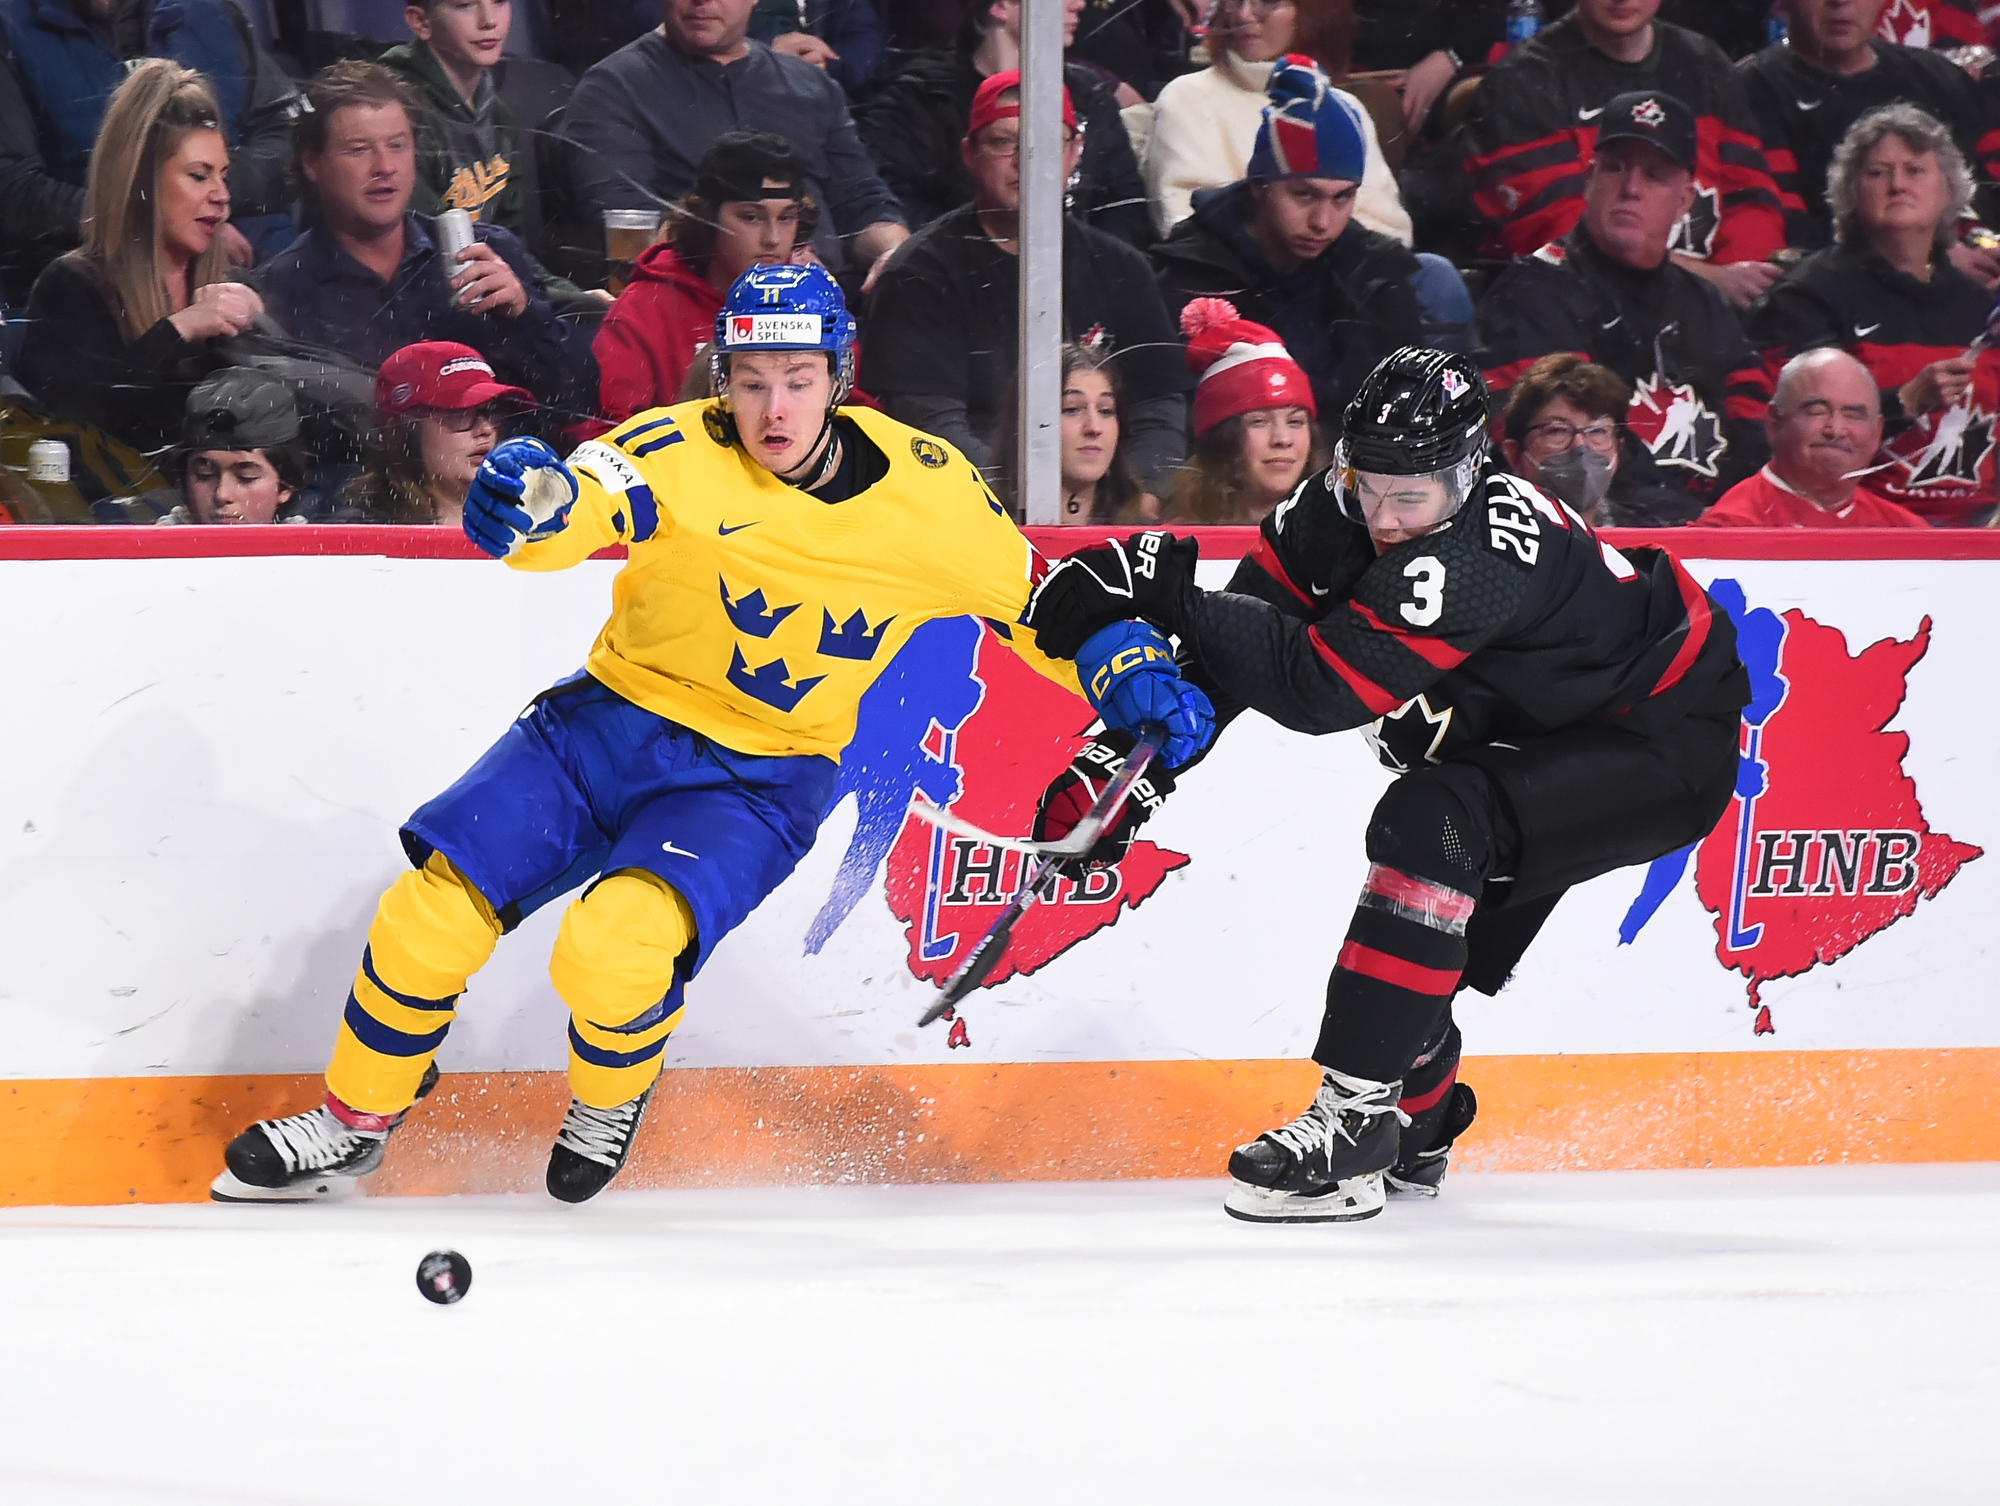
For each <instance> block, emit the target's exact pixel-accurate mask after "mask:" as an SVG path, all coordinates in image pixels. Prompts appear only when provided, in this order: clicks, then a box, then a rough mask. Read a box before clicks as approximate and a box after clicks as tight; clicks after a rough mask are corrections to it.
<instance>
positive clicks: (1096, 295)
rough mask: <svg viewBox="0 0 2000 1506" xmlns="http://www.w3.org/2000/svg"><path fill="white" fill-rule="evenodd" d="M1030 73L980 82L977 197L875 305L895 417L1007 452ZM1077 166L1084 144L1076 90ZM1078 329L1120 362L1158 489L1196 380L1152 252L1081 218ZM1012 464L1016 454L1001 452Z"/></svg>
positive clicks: (1074, 235) (1074, 231) (1073, 273)
mask: <svg viewBox="0 0 2000 1506" xmlns="http://www.w3.org/2000/svg"><path fill="white" fill-rule="evenodd" d="M1020 82H1021V81H1020V75H1019V74H1018V73H1014V72H1006V73H996V74H994V75H993V76H992V77H991V78H989V79H987V80H986V82H985V83H983V84H981V85H980V86H979V92H978V94H977V95H976V96H975V97H974V99H973V102H972V117H971V129H970V130H968V131H967V132H966V136H965V140H964V142H963V143H962V144H961V146H960V153H961V155H962V157H963V159H964V162H965V165H966V169H967V171H969V172H970V173H971V175H972V180H973V185H974V194H973V201H972V202H971V203H970V204H968V205H966V206H965V207H964V208H962V209H954V210H952V211H951V213H949V214H947V215H945V216H943V217H942V218H941V219H938V220H935V221H933V222H932V223H931V224H929V225H926V226H925V227H924V228H923V229H922V230H921V231H919V232H918V233H917V234H916V235H914V236H912V237H911V238H910V240H909V243H908V244H907V245H905V246H904V247H903V248H902V249H901V250H900V251H898V252H897V253H896V255H895V256H894V258H892V259H891V261H890V262H889V264H888V266H887V267H886V268H884V270H883V273H882V277H881V280H880V281H879V282H878V283H877V284H876V287H875V291H874V295H873V298H872V299H871V301H870V303H869V305H868V324H867V329H868V348H867V353H866V359H865V361H864V363H863V367H862V380H863V381H864V382H865V383H866V384H867V387H868V390H869V391H870V392H871V393H873V394H874V395H875V396H876V397H877V398H878V399H880V401H881V403H882V406H883V407H884V408H885V409H887V410H888V412H889V414H890V416H891V417H893V418H898V419H901V420H902V421H903V422H904V423H907V424H911V425H914V426H915V427H917V428H919V429H925V430H928V431H929V432H930V433H932V434H935V435H937V436H938V437H939V438H940V439H946V440H949V441H950V442H951V443H952V444H953V445H955V446H957V447H958V449H959V450H960V451H962V452H963V453H964V454H965V455H966V456H967V457H968V458H970V459H971V460H972V462H973V464H974V465H977V466H980V467H982V468H984V467H987V466H989V465H991V464H993V462H994V460H995V458H996V457H995V456H994V455H993V450H992V446H993V436H994V433H995V431H996V428H997V426H998V423H999V419H1000V415H1001V409H1002V407H1003V405H1004V403H1005V400H1006V396H1007V393H1008V390H1009V388H1010V387H1011V386H1012V384H1013V380H1014V351H1015V348H1016V341H1017V334H1016V332H1017V330H1018V328H1019V311H1018V306H1017V299H1018V298H1019V287H1020V247H1019V244H1018V236H1019V233H1020V207H1021V161H1020V151H1019V147H1020V134H1021V121H1020V114H1021V105H1020ZM1063 123H1064V125H1065V126H1066V127H1068V130H1069V144H1068V147H1067V152H1066V156H1065V158H1064V172H1065V173H1068V172H1069V171H1070V170H1072V169H1074V168H1075V166H1076V163H1077V157H1078V154H1079V153H1080V152H1081V150H1082V143H1081V142H1080V141H1079V140H1078V138H1077V134H1076V115H1075V112H1074V110H1073V109H1072V108H1071V105H1070V100H1069V95H1068V92H1067V91H1065V92H1064V95H1063ZM1062 300H1063V313H1062V332H1063V339H1064V340H1065V341H1069V342H1073V343H1075V344H1078V345H1081V346H1083V347H1084V348H1085V349H1086V350H1089V351H1091V352H1092V353H1093V354H1095V355H1097V356H1099V357H1100V358H1103V359H1109V360H1111V361H1115V362H1116V363H1117V366H1118V368H1119V376H1120V379H1121V381H1122V383H1123V386H1124V391H1125V396H1126V399H1127V406H1126V429H1125V439H1126V443H1127V445H1128V454H1129V455H1130V457H1131V461H1132V470H1133V473H1134V475H1135V476H1136V477H1137V479H1138V481H1139V484H1140V485H1141V486H1143V487H1145V488H1146V489H1147V490H1149V491H1153V490H1157V486H1158V483H1159V481H1160V480H1161V479H1162V478H1163V477H1166V476H1168V475H1170V474H1171V473H1172V471H1173V469H1174V467H1176V466H1177V465H1179V464H1180V460H1181V455H1182V454H1183V452H1184V448H1185V438H1184V435H1185V426H1186V422H1187V407H1186V402H1185V400H1184V398H1183V396H1182V394H1183V393H1185V392H1186V391H1187V390H1188V388H1189V387H1191V386H1192V385H1193V381H1192V379H1191V378H1190V377H1189V375H1188V371H1187V367H1186V365H1185V364H1184V363H1183V362H1182V360H1181V341H1180V337H1179V335H1178V333H1177V332H1176V331H1175V329H1174V325H1173V320H1172V319H1171V318H1170V317H1169V316H1168V314H1167V309H1166V305H1165V304H1163V303H1162V302H1161V300H1160V290H1159V288H1158V287H1157V286H1156V285H1155V283H1154V281H1153V275H1152V268H1151V267H1150V266H1149V265H1148V263H1147V261H1146V258H1145V257H1144V256H1142V255H1141V254H1140V253H1139V252H1137V251H1135V250H1133V249H1132V248H1131V247H1130V246H1128V245H1126V244H1125V243H1124V242H1123V241H1120V240H1114V239H1113V238H1112V237H1110V236H1108V235H1105V234H1104V233H1103V232H1101V231H1097V230H1093V229H1091V228H1090V227H1089V226H1088V225H1086V224H1084V223H1083V222H1082V221H1080V220H1078V219H1076V218H1075V217H1074V216H1071V217H1069V218H1068V219H1067V220H1066V222H1065V224H1064V226H1063V282H1062ZM999 458H1000V459H1001V460H1002V461H1003V462H1004V461H1005V459H1006V457H999Z"/></svg>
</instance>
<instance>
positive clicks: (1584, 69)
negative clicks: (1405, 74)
mask: <svg viewBox="0 0 2000 1506" xmlns="http://www.w3.org/2000/svg"><path fill="white" fill-rule="evenodd" d="M1653 34H1654V41H1653V50H1652V52H1651V53H1650V54H1648V56H1647V57H1646V58H1645V60H1644V61H1642V62H1638V63H1620V62H1618V61H1616V60H1615V59H1612V58H1609V57H1606V56H1605V55H1604V54H1603V53H1601V52H1599V51H1598V50H1597V49H1596V48H1595V47H1592V46H1591V45H1590V44H1589V43H1588V42H1587V41H1585V40H1584V36H1583V31H1582V29H1581V28H1580V27H1579V26H1578V25H1577V23H1576V20H1575V18H1574V17H1571V18H1568V19H1565V20H1562V21H1559V22H1557V23H1556V24H1555V25H1553V26H1551V27H1549V28H1548V29H1546V30H1545V31H1543V32H1541V33H1540V34H1539V35H1538V36H1536V37H1534V38H1533V39H1532V40H1530V41H1528V42H1524V43H1523V44H1522V45H1521V46H1519V47H1516V48H1515V49H1514V50H1513V51H1512V52H1510V53H1508V54H1507V56H1506V57H1505V58H1504V59H1503V60H1502V61H1501V62H1500V64H1499V65H1498V66H1497V67H1495V68H1494V69H1493V71H1492V72H1490V73H1488V74H1487V75H1486V77H1485V78H1484V79H1483V80H1481V82H1480V85H1479V93H1478V95H1477V96H1476V98H1475V100H1474V104H1473V112H1472V117H1471V119H1470V120H1468V121H1467V123H1466V127H1465V132H1466V148H1467V150H1466V162H1465V168H1466V172H1467V174H1468V175H1469V176H1470V177H1471V179H1472V192H1473V202H1474V203H1475V204H1476V205H1478V207H1479V212H1480V213H1481V214H1483V215H1484V216H1485V217H1486V218H1487V219H1488V220H1489V221H1491V222H1492V224H1493V225H1494V227H1495V229H1496V232H1497V235H1498V238H1499V241H1500V243H1501V246H1502V247H1503V248H1504V251H1505V252H1506V253H1507V254H1509V255H1514V256H1525V255H1526V254H1527V253H1528V252H1530V251H1532V250H1534V249H1535V248H1536V247H1537V246H1540V245H1543V244H1545V243H1546V242H1549V241H1553V240H1556V239H1558V238H1560V237H1561V236H1563V235H1566V234H1567V233H1568V232H1569V229H1570V227H1571V226H1572V225H1574V224H1575V223H1576V222H1577V219H1578V217H1579V216H1580V215H1581V214H1582V213H1583V178H1584V172H1585V170H1586V169H1587V168H1588V167H1589V166H1590V159H1591V157H1592V155H1593V154H1594V153H1595V151H1596V148H1597V125H1596V120H1597V117H1598V116H1599V115H1601V114H1603V112H1604V106H1605V104H1606V103H1607V102H1608V101H1610V100H1611V99H1613V98H1615V97H1616V96H1617V95H1620V94H1624V93H1626V92H1628V91H1630V90H1634V89H1658V90H1660V91H1661V92H1662V93H1664V94H1671V95H1673V96H1674V98H1676V99H1678V100H1680V101H1681V102H1682V103H1683V104H1685V105H1686V106H1687V107H1688V108H1689V109H1691V110H1693V111H1694V112H1695V115H1696V117H1697V119H1696V150H1695V194H1696V196H1695V202H1694V207H1693V208H1692V209H1690V210H1689V211H1688V212H1687V215H1686V216H1685V217H1684V218H1683V219H1682V220H1681V223H1680V225H1679V226H1678V227H1676V229H1675V231H1674V238H1673V243H1672V244H1673V249H1674V250H1676V251H1685V252H1687V253H1688V254H1689V255H1692V256H1699V257H1706V258H1712V259H1713V260H1715V261H1718V262H1733V261H1762V260H1763V259H1764V258H1765V257H1767V256H1769V255H1770V254H1771V253H1772V252H1773V251H1775V250H1777V249H1778V248H1779V247H1780V246H1782V245H1784V244H1785V224H1784V216H1783V213H1782V211H1781V210H1780V208H1779V204H1778V190H1777V187H1776V185H1775V184H1773V183H1772V181H1771V174H1770V170H1769V168H1768V167H1767V166H1766V165H1765V162H1764V148H1763V145H1762V143H1760V142H1759V141H1758V139H1757V126H1756V122H1755V120H1754V119H1753V118H1752V117H1751V114H1750V105H1749V102H1748V100H1746V99H1745V97H1744V94H1743V83H1742V80H1741V79H1739V78H1737V76H1736V74H1735V71H1734V70H1733V69H1732V67H1731V66H1730V62H1729V58H1728V57H1727V56H1726V55H1725V54H1724V53H1723V51H1722V49H1721V48H1719V47H1717V46H1716V45H1715V43H1713V42H1711V41H1709V40H1708V38H1706V37H1701V36H1697V35H1695V34H1694V33H1693V32H1691V31H1683V30H1682V29H1681V28H1680V27H1678V26H1670V25H1668V24H1667V23H1666V22H1664V21H1656V22H1654V23H1653Z"/></svg>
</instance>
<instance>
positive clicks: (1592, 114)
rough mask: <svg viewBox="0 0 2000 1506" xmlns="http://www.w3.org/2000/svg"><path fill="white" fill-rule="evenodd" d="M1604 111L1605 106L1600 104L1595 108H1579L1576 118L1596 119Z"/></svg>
mask: <svg viewBox="0 0 2000 1506" xmlns="http://www.w3.org/2000/svg"><path fill="white" fill-rule="evenodd" d="M1603 113H1604V106H1603V105H1599V106H1598V107H1597V108H1596V109H1594V110H1578V111H1577V112H1576V118H1577V119H1578V120H1595V119H1597V117H1598V116H1600V115H1602V114H1603Z"/></svg>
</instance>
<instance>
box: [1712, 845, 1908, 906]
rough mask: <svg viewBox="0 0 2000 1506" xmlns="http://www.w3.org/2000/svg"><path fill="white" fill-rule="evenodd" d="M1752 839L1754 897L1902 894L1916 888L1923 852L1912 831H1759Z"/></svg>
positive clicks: (1751, 859) (1751, 886) (1751, 889)
mask: <svg viewBox="0 0 2000 1506" xmlns="http://www.w3.org/2000/svg"><path fill="white" fill-rule="evenodd" d="M1753 840H1754V841H1755V842H1756V844H1757V851H1756V853H1755V855H1754V856H1751V855H1749V854H1746V855H1745V856H1746V857H1747V858H1749V861H1750V862H1752V863H1754V865H1755V868H1756V881H1755V882H1754V883H1752V884H1751V885H1750V887H1749V890H1748V891H1747V892H1748V893H1750V894H1754V895H1765V894H1902V893H1905V892H1906V891H1908V890H1910V889H1914V888H1915V887H1916V885H1917V854H1918V852H1919V851H1920V850H1921V849H1922V847H1923V838H1922V836H1921V835H1919V834H1918V833H1916V832H1913V831H1822V832H1812V831H1792V832H1785V831H1760V832H1758V833H1757V834H1756V835H1755V837H1754V839H1753ZM1815 847H1817V848H1818V849H1819V860H1818V862H1814V861H1813V860H1812V850H1813V849H1814V848H1815ZM1780 875H1783V877H1784V882H1783V883H1780V882H1779V881H1778V880H1779V876H1780ZM1809 884H1810V887H1809V886H1808V885H1809Z"/></svg>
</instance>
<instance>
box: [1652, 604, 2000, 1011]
mask: <svg viewBox="0 0 2000 1506" xmlns="http://www.w3.org/2000/svg"><path fill="white" fill-rule="evenodd" d="M1708 590H1709V595H1710V596H1712V597H1714V599H1715V600H1716V601H1717V602H1718V603H1719V604H1720V605H1721V606H1723V607H1724V608H1725V609H1726V610H1727V611H1728V613H1729V615H1730V616H1731V617H1732V618H1733V619H1735V622H1736V638H1737V649H1738V652H1739V653H1741V655H1742V656H1743V662H1744V664H1746V665H1747V666H1748V667H1749V670H1750V684H1751V698H1750V704H1749V705H1748V706H1746V707H1745V708H1744V711H1743V730H1742V741H1741V744H1740V748H1741V751H1740V753H1739V756H1738V761H1737V774H1736V793H1735V796H1734V797H1733V798H1732V799H1731V800H1730V803H1729V809H1728V811H1727V812H1726V813H1725V814H1724V815H1723V818H1722V820H1721V821H1720V822H1718V823H1717V824H1716V828H1715V830H1714V831H1712V832H1710V833H1709V835H1708V836H1707V837H1706V838H1704V839H1703V840H1702V841H1701V842H1699V843H1697V844H1695V846H1693V847H1687V848H1683V849H1682V850H1681V851H1679V852H1676V853H1671V854H1669V855H1668V856H1666V857H1664V858H1661V859H1659V860H1658V861H1656V862H1655V863H1654V864H1653V865H1652V867H1651V868H1650V869H1648V870H1647V873H1646V881H1645V884H1644V885H1643V887H1642V888H1641V890H1640V892H1639V897H1638V899H1636V900H1635V901H1633V904H1632V908H1631V910H1630V911H1629V912H1627V914H1626V916H1625V920H1624V922H1623V924H1621V925H1620V926H1619V928H1618V939H1619V941H1620V942H1621V943H1625V942H1629V941H1631V940H1632V939H1633V938H1634V937H1635V936H1637V935H1638V934H1639V932H1640V930H1642V929H1643V928H1644V926H1645V924H1646V922H1647V921H1649V920H1651V919H1652V918H1653V915H1654V914H1655V912H1657V911H1658V909H1659V907H1660V905H1661V904H1662V903H1664V902H1665V900H1666V898H1667V896H1668V895H1669V894H1671V893H1672V892H1673V891H1674V889H1675V888H1676V887H1677V886H1678V885H1679V884H1680V881H1681V879H1682V877H1683V876H1684V875H1685V874H1686V872H1687V866H1688V861H1689V859H1690V858H1692V859H1693V860H1694V870H1695V874H1694V886H1695V894H1696V896H1697V897H1698V898H1699V899H1700V900H1701V903H1702V906H1703V908H1705V909H1707V910H1708V911H1709V912H1711V913H1712V914H1713V915H1714V916H1715V936H1716V946H1715V955H1716V959H1717V960H1718V961H1719V962H1721V964H1722V965H1723V966H1724V967H1726V968H1729V969H1731V970H1733V971H1735V972H1739V973H1741V974H1743V976H1744V977H1745V978H1747V979H1749V980H1750V989H1749V993H1750V1006H1751V1008H1752V1009H1753V1010H1754V1011H1755V1026H1754V1028H1755V1031H1756V1033H1757V1034H1759V1035H1769V1034H1771V1033H1772V1031H1773V1030H1774V1029H1775V1028H1776V1027H1775V1026H1774V1025H1773V1024H1772V1021H1771V1009H1770V1006H1769V1005H1767V1004H1765V1003H1763V1001H1762V999H1761V997H1760V990H1761V989H1762V987H1763V985H1764V984H1765V983H1767V982H1769V981H1770V980H1771V979H1773V978H1792V977H1796V976H1797V975H1798V974H1800V973H1803V972H1805V971H1806V970H1807V969H1809V968H1813V967H1819V966H1821V965H1823V964H1826V963H1830V962H1834V961H1836V960H1838V959H1839V958H1841V957H1844V956H1846V955H1847V954H1848V953H1849V952H1851V951H1853V950H1854V948H1856V947H1857V946H1859V945H1861V943H1862V942H1864V941H1866V940H1867V939H1868V938H1869V937H1870V936H1873V935H1875V934H1876V933H1877V932H1879V931H1883V930H1886V929H1887V928H1888V927H1890V926H1892V925H1894V924H1895V923H1896V922H1897V921H1899V920H1901V919H1902V918H1903V917H1904V916H1906V915H1908V914H1910V913H1911V912H1912V911H1914V910H1915V909H1916V908H1917V901H1918V900H1919V899H1930V898H1932V897H1933V896H1934V895H1936V894H1937V893H1938V891H1939V890H1941V889H1943V888H1944V886H1945V885H1946V884H1948V883H1950V882H1951V880H1952V877H1953V875H1955V874H1956V873H1957V872H1958V870H1959V869H1960V868H1961V867H1963V866H1964V865H1965V864H1967V863H1969V862H1971V861H1972V860H1973V859H1974V858H1976V857H1979V856H1981V849H1980V848H1977V847H1970V846H1967V845H1966V844H1965V843H1963V842H1956V841H1953V840H1952V839H1951V838H1950V837H1948V836H1946V835H1945V834H1944V833H1942V832H1937V831H1932V830H1931V828H1930V823H1929V822H1927V821H1926V820H1925V819H1924V812H1923V807H1922V806H1921V805H1919V804H1918V803H1917V786H1916V781H1915V780H1913V779H1911V778H1910V776H1909V775H1908V774H1907V773H1905V772H1904V770H1903V757H1904V755H1905V754H1906V753H1908V752H1909V749H1910V739H1909V735H1908V734H1907V733H1903V732H1888V731H1884V730H1883V729H1884V728H1885V727H1887V726H1888V724H1889V721H1890V719H1891V718H1892V717H1893V716H1895V714H1896V711H1897V709H1898V708H1899V707H1900V706H1901V705H1902V704H1903V697H1904V695H1905V694H1906V692H1907V689H1908V677H1909V673H1910V669H1911V667H1912V666H1913V665H1915V664H1916V662H1917V661H1918V660H1919V659H1921V658H1923V656H1924V653H1925V651H1926V650H1928V649H1929V647H1930V641H1931V638H1930V635H1931V621H1930V619H1929V618H1928V617H1926V618H1925V619H1924V620H1923V622H1922V623H1921V624H1920V625H1919V626H1918V628H1917V632H1916V636H1915V637H1913V638H1911V639H1909V640H1908V641H1899V640H1897V639H1894V638H1884V639H1883V640H1882V641H1881V642H1879V643H1875V644H1871V645H1869V647H1867V648H1865V649H1863V650H1862V651H1861V652H1860V653H1859V654H1853V655H1850V654H1849V653H1848V651H1847V639H1846V638H1845V637H1844V636H1843V635H1842V634H1841V632H1840V631H1839V630H1838V629H1837V628H1830V627H1828V626H1826V625H1825V624H1824V623H1821V622H1815V621H1814V620H1813V619H1812V618H1810V617H1808V616H1806V615H1805V614H1804V613H1803V612H1799V611H1797V610H1793V611H1789V612H1786V613H1784V614H1783V615H1782V616H1780V615H1779V614H1778V613H1776V612H1773V611H1771V610H1769V609H1768V608H1765V607H1756V608H1752V607H1751V606H1750V605H1749V603H1748V601H1747V600H1746V599H1745V597H1744V594H1743V587H1742V586H1741V585H1740V584H1739V583H1737V582H1736V581H1734V580H1730V579H1727V578H1724V579H1719V580H1717V581H1716V582H1715V583H1714V584H1713V585H1711V586H1710V587H1709V588H1708Z"/></svg>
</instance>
